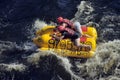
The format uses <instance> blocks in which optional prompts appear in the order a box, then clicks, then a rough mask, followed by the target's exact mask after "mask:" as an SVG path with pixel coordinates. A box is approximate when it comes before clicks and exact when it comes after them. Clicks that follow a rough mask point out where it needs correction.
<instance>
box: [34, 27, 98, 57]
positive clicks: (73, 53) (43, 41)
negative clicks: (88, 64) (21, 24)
mask: <svg viewBox="0 0 120 80" xmlns="http://www.w3.org/2000/svg"><path fill="white" fill-rule="evenodd" d="M54 28H55V26H45V27H44V28H42V29H41V30H38V31H37V32H36V37H35V38H34V39H33V42H34V43H35V44H36V45H37V46H38V47H39V49H40V50H43V51H44V50H45V51H46V50H50V51H53V52H55V53H56V54H58V55H61V56H67V57H77V58H91V57H93V56H94V55H95V50H96V39H97V32H96V29H95V28H93V27H87V31H85V32H84V31H83V34H88V35H90V36H91V37H89V38H86V40H85V41H81V44H87V45H91V47H92V49H91V50H90V51H85V48H82V51H81V50H79V49H78V48H77V47H75V46H74V45H73V43H72V42H71V40H69V39H63V40H61V41H59V42H58V41H56V40H53V39H52V37H51V36H50V34H53V33H54V32H53V29H54Z"/></svg>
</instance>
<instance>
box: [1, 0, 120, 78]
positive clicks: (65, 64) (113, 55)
mask: <svg viewBox="0 0 120 80" xmlns="http://www.w3.org/2000/svg"><path fill="white" fill-rule="evenodd" d="M58 16H63V17H65V18H68V19H72V20H77V21H79V22H80V23H81V24H86V23H88V22H94V23H96V24H98V26H95V28H96V29H97V32H98V46H97V50H96V56H95V57H94V58H92V59H88V61H87V62H86V63H83V64H81V63H79V62H76V66H77V68H75V67H74V66H72V63H70V62H69V59H67V58H63V57H60V56H57V55H55V54H54V53H52V52H41V51H37V50H36V48H37V47H36V46H35V45H34V44H33V43H32V38H33V37H34V34H35V30H36V28H35V26H34V25H35V24H36V25H38V23H35V22H36V20H37V19H39V20H42V21H44V22H46V23H50V22H51V21H52V22H56V18H57V17H58ZM39 25H42V24H41V22H39ZM119 26H120V0H99V1H98V0H89V1H81V0H1V1H0V80H110V79H111V80H120V74H119V73H120V59H119V57H120V40H119V39H120V27H119Z"/></svg>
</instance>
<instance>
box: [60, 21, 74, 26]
mask: <svg viewBox="0 0 120 80" xmlns="http://www.w3.org/2000/svg"><path fill="white" fill-rule="evenodd" d="M62 22H63V23H67V24H68V26H69V27H71V26H73V23H72V22H71V21H70V20H68V19H63V21H62Z"/></svg>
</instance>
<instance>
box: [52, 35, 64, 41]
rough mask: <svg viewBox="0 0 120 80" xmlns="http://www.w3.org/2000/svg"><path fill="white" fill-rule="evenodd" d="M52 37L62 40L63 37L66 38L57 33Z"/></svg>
mask: <svg viewBox="0 0 120 80" xmlns="http://www.w3.org/2000/svg"><path fill="white" fill-rule="evenodd" d="M52 37H54V38H55V39H57V40H62V39H63V38H64V36H60V37H58V36H56V35H53V36H52Z"/></svg>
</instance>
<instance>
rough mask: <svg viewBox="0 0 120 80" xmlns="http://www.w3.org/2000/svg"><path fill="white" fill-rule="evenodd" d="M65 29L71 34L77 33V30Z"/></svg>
mask: <svg viewBox="0 0 120 80" xmlns="http://www.w3.org/2000/svg"><path fill="white" fill-rule="evenodd" d="M64 30H65V31H67V32H68V33H69V34H71V35H73V34H75V31H74V30H72V29H70V28H65V29H64Z"/></svg>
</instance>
